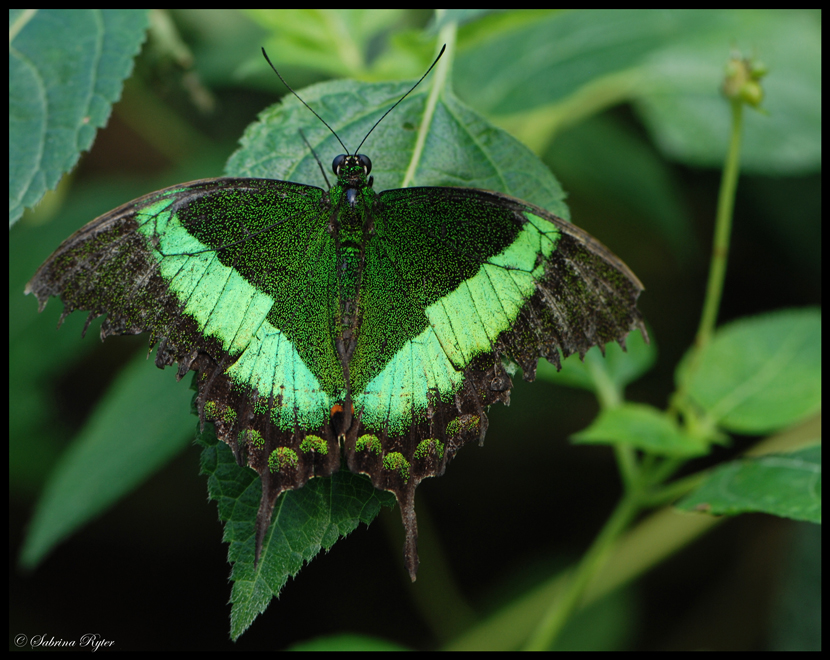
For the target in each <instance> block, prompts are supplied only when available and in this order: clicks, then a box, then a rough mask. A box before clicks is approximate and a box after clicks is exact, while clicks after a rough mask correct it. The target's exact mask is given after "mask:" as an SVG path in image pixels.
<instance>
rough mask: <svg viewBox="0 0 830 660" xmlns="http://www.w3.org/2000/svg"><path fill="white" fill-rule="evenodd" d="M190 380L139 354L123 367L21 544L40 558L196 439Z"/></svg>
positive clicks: (32, 559) (33, 560) (30, 560)
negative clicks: (172, 374) (190, 411)
mask: <svg viewBox="0 0 830 660" xmlns="http://www.w3.org/2000/svg"><path fill="white" fill-rule="evenodd" d="M191 398H192V396H191V393H190V391H189V390H188V388H187V386H186V385H185V384H184V383H177V382H176V380H175V379H174V378H171V377H170V376H169V375H167V374H162V373H161V372H159V370H158V369H156V367H155V365H154V364H153V363H152V362H151V361H148V360H147V359H146V354H140V355H138V356H136V358H135V359H134V360H133V361H132V363H131V364H130V365H129V366H128V367H127V368H125V369H124V370H123V371H122V372H121V373H120V374H119V376H118V379H117V380H116V381H115V382H114V383H113V385H112V386H111V387H110V388H109V390H108V391H107V395H106V396H105V397H104V399H103V400H102V401H101V402H100V404H99V405H98V406H97V407H96V409H95V412H94V414H93V416H92V417H91V418H90V420H89V421H88V422H87V423H86V425H85V426H84V428H83V429H82V430H81V432H80V433H79V434H78V435H77V437H76V438H75V439H74V440H73V441H72V444H71V445H70V447H69V449H67V451H66V452H65V454H64V455H63V456H62V458H61V460H60V462H59V463H58V465H57V466H56V467H55V470H54V471H53V472H52V474H51V475H50V477H49V480H48V481H47V483H46V486H45V488H44V490H43V494H42V495H41V498H40V500H39V501H38V504H37V507H36V509H35V514H34V516H33V517H32V521H31V523H30V525H29V533H28V534H27V536H26V540H25V542H24V545H23V549H22V551H21V557H20V561H21V563H22V564H23V565H25V566H28V567H32V566H35V565H37V564H38V563H39V562H40V561H41V560H42V559H43V558H44V557H45V556H46V554H48V553H49V551H50V550H52V549H53V548H54V546H55V545H57V544H58V543H60V542H61V541H62V540H64V539H65V538H66V537H67V536H69V535H70V534H72V533H73V532H75V531H76V530H77V529H78V528H79V527H81V526H82V525H84V524H86V523H87V522H88V521H89V520H91V519H92V518H94V517H95V516H97V515H99V514H100V513H102V512H103V511H105V510H106V509H108V508H109V507H111V506H112V505H113V504H114V503H115V502H117V501H118V500H119V499H121V498H122V497H123V496H124V495H126V494H127V493H129V492H130V491H132V490H133V489H135V488H136V487H137V486H138V485H139V484H140V483H142V482H143V481H144V480H145V479H146V478H147V477H148V476H150V475H152V474H153V473H155V472H156V470H158V469H159V467H160V466H162V465H164V464H166V463H167V462H168V461H169V460H170V459H171V458H172V457H173V456H174V455H176V454H177V453H179V452H180V451H182V450H183V449H184V448H185V447H187V446H188V444H189V443H190V442H191V441H192V440H193V429H194V423H193V417H192V416H191V415H190V414H188V406H189V401H190V399H191Z"/></svg>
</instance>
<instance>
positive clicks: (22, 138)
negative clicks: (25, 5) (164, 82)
mask: <svg viewBox="0 0 830 660" xmlns="http://www.w3.org/2000/svg"><path fill="white" fill-rule="evenodd" d="M147 24H148V16H147V12H146V10H126V9H72V10H69V9H47V10H19V9H15V10H9V225H10V226H11V224H12V223H14V222H15V221H16V220H17V219H18V218H19V217H20V216H21V215H22V213H23V209H24V208H27V207H29V208H30V207H32V206H34V205H35V204H37V202H39V201H40V199H41V198H42V197H43V195H44V193H45V192H46V191H47V190H51V189H53V188H54V187H55V186H56V185H57V183H58V181H59V180H60V178H61V177H62V176H63V175H64V174H65V173H66V172H68V171H69V170H71V169H72V167H74V166H75V163H77V162H78V158H79V157H80V154H81V152H82V151H84V150H86V149H89V147H90V145H91V144H92V140H93V139H94V138H95V133H96V129H98V128H101V127H102V126H104V125H105V124H106V123H107V120H108V119H109V115H110V111H111V110H112V104H113V103H115V102H116V101H117V100H118V99H119V98H120V96H121V88H122V86H123V83H124V80H125V79H126V78H127V77H129V75H130V73H131V71H132V68H133V57H134V56H135V55H136V54H137V53H138V50H139V48H140V47H141V44H142V42H143V41H144V36H145V33H146V29H147ZM67 44H72V47H71V48H67V47H66V45H67Z"/></svg>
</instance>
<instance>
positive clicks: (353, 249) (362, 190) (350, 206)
mask: <svg viewBox="0 0 830 660" xmlns="http://www.w3.org/2000/svg"><path fill="white" fill-rule="evenodd" d="M345 158H346V159H345V161H342V162H341V163H340V166H338V161H337V160H336V161H335V168H334V169H335V173H336V174H337V175H338V180H337V183H336V184H335V185H334V187H333V188H332V189H331V191H330V193H329V195H330V199H331V205H332V207H331V208H332V212H331V216H330V222H329V231H330V232H331V233H332V234H333V236H334V248H335V254H336V264H337V266H336V270H335V277H336V287H337V307H336V309H337V317H336V319H334V327H333V328H332V330H333V334H334V336H335V337H336V340H335V345H336V346H337V351H338V354H339V357H340V361H341V364H342V366H343V370H344V377H345V380H346V383H349V380H350V379H349V374H348V364H349V361H350V359H351V357H352V354H353V353H354V348H355V345H356V342H357V335H358V332H359V327H360V322H361V317H362V310H361V301H360V291H361V284H362V281H363V273H364V270H365V268H364V264H365V258H366V250H365V246H366V241H367V240H368V238H369V235H370V233H371V231H372V227H371V225H372V217H373V209H374V205H375V202H376V194H375V192H374V190H372V180H371V177H368V176H367V175H368V171H369V169H370V167H371V165H369V166H368V167H367V166H365V164H364V162H363V161H359V160H358V157H356V156H347V157H345Z"/></svg>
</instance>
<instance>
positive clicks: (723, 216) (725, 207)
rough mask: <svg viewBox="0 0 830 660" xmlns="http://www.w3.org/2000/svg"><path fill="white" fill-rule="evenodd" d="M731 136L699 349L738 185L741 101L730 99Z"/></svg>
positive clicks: (719, 283)
mask: <svg viewBox="0 0 830 660" xmlns="http://www.w3.org/2000/svg"><path fill="white" fill-rule="evenodd" d="M730 105H731V106H732V136H731V137H730V140H729V151H728V152H727V154H726V162H725V163H724V167H723V177H722V178H721V186H720V193H719V197H718V215H717V218H716V220H715V240H714V244H713V245H712V262H711V264H710V266H709V282H708V283H707V286H706V300H705V301H704V304H703V314H702V315H701V318H700V326H699V327H698V329H697V335H696V337H695V347H696V348H697V350H700V349H701V348H702V347H704V346H705V345H706V344H708V343H709V340H710V339H711V337H712V331H713V330H714V328H715V323H716V322H717V319H718V309H719V308H720V300H721V296H722V294H723V282H724V279H725V278H726V263H727V257H728V255H729V236H730V234H731V232H732V211H733V209H734V208H735V190H736V189H737V187H738V173H739V171H740V160H741V124H742V120H743V105H744V104H743V102H742V101H741V100H740V99H733V100H732V101H731V103H730Z"/></svg>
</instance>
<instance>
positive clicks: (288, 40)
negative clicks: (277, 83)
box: [247, 9, 403, 77]
mask: <svg viewBox="0 0 830 660" xmlns="http://www.w3.org/2000/svg"><path fill="white" fill-rule="evenodd" d="M247 13H248V15H249V16H250V17H251V18H252V19H253V20H254V21H256V22H257V23H259V24H260V25H261V26H262V27H264V28H265V29H267V30H268V31H269V32H270V33H271V34H272V36H271V38H270V39H269V40H268V42H267V43H265V44H263V45H264V46H265V49H266V50H267V51H268V53H269V55H270V57H271V58H272V61H273V62H274V63H275V64H278V63H283V64H289V65H294V66H302V67H305V68H311V69H317V70H318V71H320V72H322V73H324V74H326V75H329V76H350V77H351V76H354V77H360V76H361V75H363V74H364V73H365V71H366V69H367V56H368V47H369V44H370V42H371V41H372V39H374V38H376V37H378V36H379V35H381V34H383V33H384V32H386V31H389V30H390V29H391V28H392V26H394V25H395V24H397V23H399V22H400V21H401V19H402V18H403V13H402V11H401V10H399V9H336V10H331V9H279V10H274V9H253V10H248V12H247Z"/></svg>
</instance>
